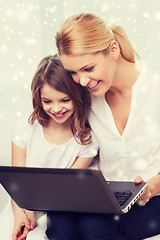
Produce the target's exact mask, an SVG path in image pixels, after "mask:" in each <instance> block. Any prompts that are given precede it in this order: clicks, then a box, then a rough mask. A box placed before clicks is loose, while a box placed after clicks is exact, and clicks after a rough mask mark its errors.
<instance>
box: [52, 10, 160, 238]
mask: <svg viewBox="0 0 160 240" xmlns="http://www.w3.org/2000/svg"><path fill="white" fill-rule="evenodd" d="M56 44H57V48H58V53H59V57H60V60H61V62H62V63H63V65H64V68H65V69H66V70H67V71H69V72H70V73H71V74H72V77H73V79H74V81H75V82H77V83H78V84H81V85H82V86H84V87H87V88H88V89H89V91H90V92H91V95H92V106H91V113H90V117H89V122H90V125H91V127H92V130H93V131H94V133H95V135H96V137H97V140H98V142H99V146H100V168H101V170H102V172H103V174H104V176H105V177H106V179H109V180H132V181H133V180H135V182H136V183H139V182H141V181H143V180H145V181H147V182H148V187H147V189H146V191H145V192H144V194H143V195H142V196H141V197H140V199H139V200H138V203H139V204H135V205H134V206H133V208H132V209H131V210H130V211H129V212H128V213H127V214H124V215H123V216H119V217H118V220H117V221H116V220H115V219H114V215H107V214H106V215H84V214H82V215H81V216H79V217H78V221H77V224H78V229H79V231H80V232H81V234H82V236H83V237H82V238H81V239H83V240H84V239H87V240H89V239H92V240H93V239H114V240H118V239H119V240H120V239H121V240H122V239H123V240H124V239H128V240H131V239H134V240H135V239H136V240H138V239H144V238H146V237H150V236H153V235H156V234H158V233H160V197H159V196H157V195H158V194H159V193H160V175H159V172H160V112H159V109H160V103H159V100H158V99H159V92H160V81H159V75H158V73H157V72H155V71H153V70H152V69H149V68H147V67H145V66H143V64H141V63H136V57H138V55H137V54H136V52H135V50H134V49H133V47H132V45H131V43H130V42H129V40H128V38H127V36H126V34H125V32H124V31H123V29H122V28H121V27H120V26H117V25H114V26H111V27H107V26H106V25H105V23H104V22H103V21H102V20H101V19H99V18H98V17H96V16H95V15H93V14H80V15H77V16H73V17H71V18H70V19H68V20H67V21H66V22H65V23H64V24H63V26H62V27H61V29H60V30H59V31H58V33H57V35H56ZM53 219H54V217H53ZM59 219H60V220H61V221H62V219H63V218H60V217H59ZM116 219H117V218H116ZM60 220H59V222H55V221H54V220H53V226H51V225H50V227H49V228H51V227H54V228H57V226H58V224H60ZM62 223H63V221H62ZM72 223H73V221H72ZM70 226H71V225H70ZM67 230H68V231H69V228H68V229H66V228H64V233H65V234H66V236H67ZM70 231H71V230H70ZM72 233H73V231H72ZM61 235H62V233H61ZM57 236H58V237H57V238H56V239H61V237H59V235H58V234H57ZM79 236H80V235H79ZM65 239H67V238H65ZM68 239H70V240H71V239H76V238H74V237H72V238H71V237H70V238H68Z"/></svg>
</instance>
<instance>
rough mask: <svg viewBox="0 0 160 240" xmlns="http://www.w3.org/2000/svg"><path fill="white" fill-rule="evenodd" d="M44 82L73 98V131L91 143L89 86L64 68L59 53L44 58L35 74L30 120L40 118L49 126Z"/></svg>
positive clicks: (40, 120)
mask: <svg viewBox="0 0 160 240" xmlns="http://www.w3.org/2000/svg"><path fill="white" fill-rule="evenodd" d="M44 84H48V85H49V86H51V87H52V88H54V89H56V90H57V91H60V92H62V93H65V94H66V95H67V96H68V97H69V98H70V99H71V100H72V102H73V104H74V108H75V112H74V113H73V115H72V121H71V130H72V133H73V135H74V137H76V138H77V137H78V138H80V141H81V143H82V144H89V143H90V142H91V133H90V131H91V129H90V125H89V123H88V120H87V119H88V114H89V111H90V106H91V99H90V93H89V91H88V89H87V88H85V87H82V86H81V85H80V84H77V83H75V82H74V81H73V79H72V76H71V74H70V73H69V72H68V71H66V70H65V69H64V67H63V65H62V63H61V61H60V60H59V59H58V57H57V55H54V56H47V57H45V58H43V59H42V60H41V62H40V63H39V65H38V68H37V70H36V72H35V74H34V76H33V79H32V83H31V91H32V105H33V112H32V114H31V116H30V117H29V122H30V123H31V124H33V123H34V121H35V120H38V122H39V123H40V124H41V125H42V126H47V124H48V122H49V120H50V117H49V116H48V115H47V114H46V113H45V111H44V110H43V107H42V102H41V92H40V90H41V88H42V87H43V86H44ZM76 138H75V139H76Z"/></svg>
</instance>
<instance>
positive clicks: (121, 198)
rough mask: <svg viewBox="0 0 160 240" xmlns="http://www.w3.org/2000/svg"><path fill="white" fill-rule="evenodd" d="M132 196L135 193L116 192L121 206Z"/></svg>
mask: <svg viewBox="0 0 160 240" xmlns="http://www.w3.org/2000/svg"><path fill="white" fill-rule="evenodd" d="M132 194H133V191H125V192H114V195H115V197H116V199H117V201H118V202H119V204H120V206H122V205H123V204H124V203H125V202H126V201H127V199H128V198H129V197H130V196H131V195H132Z"/></svg>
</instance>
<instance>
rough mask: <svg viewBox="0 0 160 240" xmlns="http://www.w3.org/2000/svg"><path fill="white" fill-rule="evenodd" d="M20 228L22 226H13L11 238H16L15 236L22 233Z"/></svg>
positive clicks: (14, 239)
mask: <svg viewBox="0 0 160 240" xmlns="http://www.w3.org/2000/svg"><path fill="white" fill-rule="evenodd" d="M22 228H23V226H22V227H21V226H20V227H15V228H14V230H13V233H12V240H17V237H18V236H20V235H21V233H22Z"/></svg>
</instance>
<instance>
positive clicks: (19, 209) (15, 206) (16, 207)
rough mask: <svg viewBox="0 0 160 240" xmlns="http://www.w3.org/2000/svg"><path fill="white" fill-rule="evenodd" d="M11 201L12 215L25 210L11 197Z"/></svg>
mask: <svg viewBox="0 0 160 240" xmlns="http://www.w3.org/2000/svg"><path fill="white" fill-rule="evenodd" d="M11 203H12V209H13V213H14V215H16V214H18V213H19V212H23V213H25V211H26V210H25V209H23V208H20V207H19V206H18V205H17V204H16V203H15V202H14V201H13V199H12V200H11Z"/></svg>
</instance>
